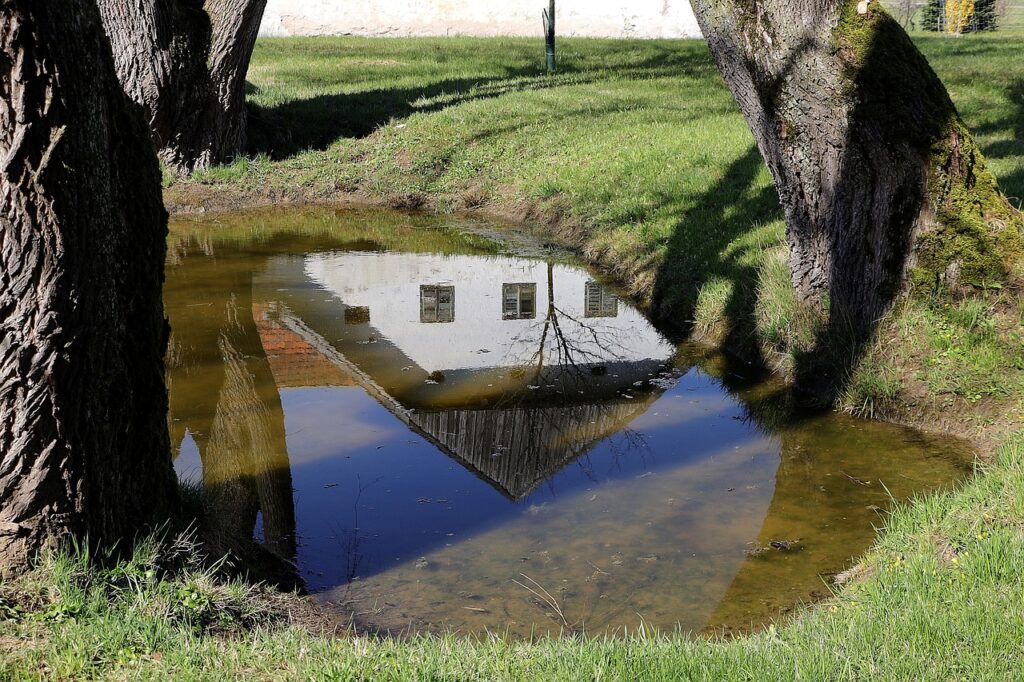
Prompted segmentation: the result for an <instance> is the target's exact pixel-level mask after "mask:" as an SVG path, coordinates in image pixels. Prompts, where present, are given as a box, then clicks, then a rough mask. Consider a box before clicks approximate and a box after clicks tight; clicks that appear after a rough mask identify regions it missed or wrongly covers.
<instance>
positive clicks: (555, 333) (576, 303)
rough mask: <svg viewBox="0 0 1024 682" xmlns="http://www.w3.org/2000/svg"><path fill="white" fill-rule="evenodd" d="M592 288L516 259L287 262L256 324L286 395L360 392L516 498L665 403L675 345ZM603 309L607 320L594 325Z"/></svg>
mask: <svg viewBox="0 0 1024 682" xmlns="http://www.w3.org/2000/svg"><path fill="white" fill-rule="evenodd" d="M510 283H511V284H510ZM593 285H594V283H593V282H592V281H591V280H590V278H589V277H588V275H587V273H586V272H584V271H580V270H576V269H573V268H568V267H563V266H553V267H552V266H548V265H547V264H545V263H542V262H537V261H529V260H525V259H515V258H480V257H447V256H436V255H424V254H381V253H366V254H363V253H342V254H330V255H313V256H306V257H304V258H300V257H285V256H282V257H279V258H275V259H272V260H271V261H270V263H269V264H268V267H267V269H266V270H265V272H264V274H263V275H262V276H259V277H257V278H256V279H255V280H254V284H253V286H254V296H255V297H256V298H255V300H257V301H274V304H272V305H266V304H261V306H260V307H259V309H258V310H254V312H255V313H257V319H259V320H261V321H260V322H259V323H258V324H260V333H261V336H262V337H263V338H264V339H265V343H266V344H268V347H267V352H268V356H271V355H273V356H274V357H273V359H271V360H270V364H271V367H272V368H273V369H274V372H275V377H276V376H277V375H278V373H280V374H281V378H282V381H283V382H284V383H283V384H282V385H293V386H294V385H308V384H311V383H314V382H321V383H317V384H316V385H350V384H352V383H355V384H358V385H360V386H361V387H363V388H364V389H366V390H367V391H368V392H369V393H370V394H371V395H372V396H373V397H375V398H376V399H377V400H378V401H379V402H381V404H383V405H384V406H385V407H387V408H388V409H389V410H390V411H391V412H392V413H393V414H395V415H396V416H397V417H398V418H399V419H401V420H402V421H403V422H405V423H406V424H407V425H408V426H409V427H410V428H412V429H413V430H415V431H417V432H418V433H420V434H421V435H423V436H424V437H425V438H428V439H429V440H431V441H432V442H433V443H435V444H436V445H437V447H439V448H440V449H441V450H443V451H444V452H446V453H448V454H449V455H451V456H452V457H454V458H455V459H457V460H458V461H459V462H461V463H462V464H463V465H465V466H466V467H468V468H470V469H471V470H473V471H474V472H476V473H477V474H478V475H480V476H481V477H482V478H484V479H485V480H487V481H488V482H490V483H491V484H492V485H493V486H494V487H496V488H497V489H498V490H499V491H500V492H502V493H503V494H504V495H506V496H508V497H510V498H512V499H518V498H521V497H523V496H525V495H526V494H528V493H529V492H530V491H531V490H533V489H534V488H535V487H536V486H537V485H538V484H539V483H541V482H542V481H543V480H545V479H546V478H548V477H550V476H551V475H553V474H554V473H556V472H557V471H558V470H559V469H561V468H562V467H563V466H565V465H566V464H567V463H569V462H571V461H573V460H574V459H576V458H578V457H579V456H581V455H582V454H584V453H585V452H587V451H588V450H589V449H590V448H591V447H593V446H594V444H595V443H597V442H598V441H601V440H603V439H605V438H607V437H609V436H611V435H613V434H615V433H618V432H619V431H621V430H622V429H624V428H626V427H627V426H628V424H629V422H630V421H632V419H634V418H635V417H636V416H638V415H640V414H641V413H642V412H643V411H644V410H645V409H646V408H647V406H648V405H649V404H650V403H651V402H652V401H653V400H654V399H655V398H657V396H658V395H659V394H660V391H659V389H658V388H657V387H656V386H655V385H654V384H652V383H650V381H649V380H650V379H651V378H652V377H654V376H655V375H656V374H657V373H658V372H659V371H660V370H661V369H662V367H663V365H664V363H665V362H666V361H667V360H668V358H669V357H671V355H672V350H673V349H672V347H671V346H670V345H669V344H668V343H667V342H665V341H664V340H663V339H662V338H661V337H660V336H659V335H658V334H657V332H655V331H654V330H653V329H652V328H651V327H650V325H649V323H648V322H647V321H646V320H645V319H644V318H643V316H642V315H640V314H639V313H638V312H637V311H635V310H634V309H632V308H630V307H628V306H621V307H620V306H619V304H618V301H617V299H614V298H612V297H613V296H614V294H611V293H610V292H609V294H608V295H607V296H605V295H604V294H601V295H595V294H594V293H593V292H594V288H593ZM456 297H458V301H459V307H458V311H457V312H456V308H455V301H456ZM595 298H599V299H600V300H598V304H599V309H598V312H603V313H605V314H608V316H606V317H598V318H596V319H591V318H588V316H587V313H588V312H590V311H589V310H588V308H589V305H590V302H591V300H593V299H595ZM513 301H514V305H513ZM613 304H614V313H615V314H616V316H615V317H612V316H610V312H612V311H613ZM352 310H359V311H361V312H360V313H359V314H358V315H356V314H350V313H349V311H352ZM438 323H443V324H438Z"/></svg>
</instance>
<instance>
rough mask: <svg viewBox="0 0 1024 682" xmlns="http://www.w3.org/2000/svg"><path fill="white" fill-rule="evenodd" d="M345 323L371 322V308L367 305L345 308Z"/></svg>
mask: <svg viewBox="0 0 1024 682" xmlns="http://www.w3.org/2000/svg"><path fill="white" fill-rule="evenodd" d="M345 324H370V309H369V308H368V307H366V306H355V307H352V308H345Z"/></svg>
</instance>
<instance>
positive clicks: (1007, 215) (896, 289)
mask: <svg viewBox="0 0 1024 682" xmlns="http://www.w3.org/2000/svg"><path fill="white" fill-rule="evenodd" d="M858 5H860V6H859V7H858ZM694 10H695V11H696V14H697V17H698V20H699V22H700V25H701V28H702V29H703V31H704V35H705V37H706V38H707V41H708V45H709V46H710V49H711V53H712V55H713V56H714V59H715V62H716V63H717V65H718V68H719V70H720V71H721V73H722V75H723V77H724V78H725V82H726V83H727V84H728V86H729V88H730V90H731V91H732V93H733V95H734V96H735V98H736V101H737V103H738V104H739V106H740V109H741V110H742V112H743V114H744V116H745V117H746V119H747V122H748V123H749V125H750V128H751V130H752V131H753V133H754V137H755V138H756V140H757V145H758V148H759V149H760V152H761V155H762V156H763V157H764V160H765V162H766V163H767V165H768V168H769V169H770V171H771V173H772V176H773V178H774V180H775V186H776V188H777V190H778V193H779V198H780V199H781V202H782V206H783V208H784V210H785V216H786V227H787V241H788V243H789V250H790V268H791V273H792V280H793V286H794V287H795V289H796V292H797V294H798V297H799V298H800V299H801V300H803V301H805V302H808V303H811V304H813V305H815V306H817V307H819V308H820V309H821V310H823V311H827V312H828V321H829V325H831V326H833V327H836V326H840V325H841V326H842V327H844V328H845V329H846V330H847V331H848V332H851V333H852V335H853V336H854V338H856V339H864V338H867V336H868V335H870V333H871V331H872V330H873V328H874V326H875V324H876V323H877V321H878V319H879V318H880V317H881V316H882V315H884V314H885V313H886V312H887V311H888V310H889V308H890V306H891V305H892V303H893V301H894V300H895V299H896V298H897V297H898V296H899V295H900V294H901V293H903V292H905V291H907V290H908V289H909V288H910V285H917V286H924V287H936V286H938V287H945V288H949V287H959V286H963V285H965V284H967V283H979V282H984V281H990V282H995V281H1004V280H1005V279H1006V278H1007V277H1008V276H1009V273H1010V272H1011V266H1012V263H1013V262H1015V260H1016V259H1017V258H1019V256H1020V251H1021V247H1020V231H1019V225H1020V216H1019V214H1018V213H1017V212H1016V211H1014V210H1013V209H1012V208H1011V207H1010V205H1009V204H1008V203H1007V201H1006V200H1005V198H1004V197H1003V196H1002V195H1001V194H1000V192H999V189H998V187H997V184H996V181H995V178H994V176H993V175H992V174H991V173H990V172H989V171H988V170H987V168H986V166H985V162H984V159H983V157H982V155H981V152H980V150H979V149H978V148H977V146H976V145H975V144H974V142H973V140H972V138H971V136H970V133H969V132H968V130H967V128H966V127H965V126H964V124H963V122H962V121H961V120H960V117H959V115H958V114H957V111H956V108H955V107H954V105H953V103H952V101H951V100H950V98H949V96H948V94H947V93H946V90H945V88H944V87H943V85H942V83H941V81H940V80H939V78H938V76H936V74H935V73H934V72H933V71H932V69H931V67H930V66H929V65H928V63H927V61H926V60H925V59H924V57H923V56H922V55H921V54H920V52H918V50H917V48H916V47H915V46H914V44H913V43H912V42H911V40H910V39H909V37H908V36H907V34H906V33H905V32H904V31H903V29H902V28H901V27H900V26H899V24H898V23H897V22H896V21H894V20H893V19H892V18H891V17H889V15H888V14H886V13H885V11H884V10H883V9H882V8H881V7H880V6H879V4H878V2H877V1H874V2H868V3H858V2H857V0H814V1H812V0H695V2H694Z"/></svg>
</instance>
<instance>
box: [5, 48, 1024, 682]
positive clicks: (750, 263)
mask: <svg viewBox="0 0 1024 682" xmlns="http://www.w3.org/2000/svg"><path fill="white" fill-rule="evenodd" d="M920 44H921V46H922V48H923V49H924V50H925V51H926V52H927V53H928V55H929V57H930V58H931V60H932V62H933V64H934V65H935V66H936V68H937V70H938V71H939V72H940V74H941V75H942V76H943V78H944V79H945V81H946V83H947V85H948V86H949V87H950V90H951V92H952V94H953V96H954V98H955V100H956V101H957V103H958V105H959V107H960V109H961V111H962V113H963V114H964V116H965V118H966V119H967V121H968V123H969V124H970V125H971V126H972V127H973V128H974V129H975V131H976V132H977V133H978V139H979V141H980V142H981V145H982V147H983V149H984V150H985V152H986V154H987V155H988V156H989V158H990V160H991V163H992V167H993V169H994V171H995V172H996V174H997V175H999V177H1000V179H1001V181H1002V183H1003V186H1004V189H1005V190H1006V191H1007V192H1008V194H1010V195H1014V196H1024V130H1022V129H1021V125H1022V123H1024V78H1022V75H1021V74H1020V68H1019V66H1018V65H1017V61H1018V59H1019V54H1018V53H1019V45H1020V42H1019V37H1014V36H1011V37H998V36H997V37H983V38H963V39H960V40H949V39H944V38H939V37H928V38H922V39H921V42H920ZM562 45H563V49H562V55H563V62H562V65H563V68H562V72H561V73H560V74H558V75H556V76H554V77H548V76H545V75H543V74H541V73H539V66H540V56H541V55H540V52H539V50H538V47H539V46H538V45H537V44H536V41H525V40H468V39H466V40H463V39H459V40H444V41H442V40H408V41H407V40H401V41H386V40H360V39H329V40H326V39H325V40H281V41H265V42H262V43H261V44H260V46H259V49H258V52H257V56H256V60H255V63H254V65H253V69H252V71H251V73H250V80H251V81H252V83H253V91H252V93H251V99H252V101H253V103H254V105H255V107H256V111H255V114H254V121H253V133H254V136H253V137H254V143H255V144H256V146H257V147H256V149H254V152H253V155H252V156H250V157H246V158H244V159H240V160H239V161H237V162H236V163H234V164H232V165H231V166H228V167H223V168H217V169H214V170H212V171H210V172H208V173H206V174H203V175H200V176H197V177H195V178H192V179H190V180H187V181H173V180H171V179H168V194H167V196H168V199H169V202H170V203H171V205H172V208H175V209H177V210H182V211H184V210H194V209H197V208H201V207H204V206H206V207H210V208H218V207H220V208H223V207H228V206H230V205H232V204H235V203H258V202H262V201H266V200H267V199H268V198H269V199H290V200H294V201H306V200H325V199H333V198H344V197H352V196H355V197H360V198H365V199H368V200H372V201H381V202H386V203H389V204H392V205H396V206H407V207H409V206H415V207H423V208H428V209H433V210H439V211H456V210H459V211H461V210H468V211H491V212H493V213H496V214H502V215H509V216H514V217H521V218H524V219H528V220H530V221H534V222H537V223H540V224H541V225H542V227H543V229H545V230H547V231H548V233H549V234H550V236H551V238H552V239H557V240H559V241H564V242H567V243H570V244H572V245H574V246H576V247H577V248H579V249H580V250H581V251H583V252H584V253H585V254H586V255H587V256H588V257H590V258H591V259H593V260H594V261H595V262H597V263H599V264H601V265H602V266H603V267H605V268H606V269H608V270H609V271H612V272H614V273H615V274H617V275H618V276H619V277H620V278H621V279H622V280H623V281H624V282H626V283H627V284H628V285H629V286H630V287H631V288H632V290H633V291H634V293H635V294H636V295H637V296H638V298H639V299H641V300H644V301H646V302H648V304H650V305H652V306H655V307H657V308H659V309H660V310H661V311H662V312H663V313H665V314H670V315H672V316H673V317H675V318H677V322H679V323H681V324H682V323H686V322H687V321H690V325H691V330H692V331H693V333H694V334H695V335H696V336H698V337H700V338H703V339H706V340H710V341H723V340H728V341H730V342H731V343H734V344H738V345H745V346H747V347H748V348H751V347H752V348H754V349H755V350H757V351H759V352H762V353H764V355H765V360H766V361H767V362H769V363H775V364H778V365H779V366H780V367H782V368H785V367H786V366H787V364H789V363H792V361H793V359H792V353H793V352H794V350H796V351H798V350H799V349H800V348H801V344H802V343H806V342H807V339H805V338H803V337H802V336H801V335H806V334H807V333H808V327H807V326H806V325H804V324H802V323H801V319H800V317H799V315H800V311H799V309H798V308H797V307H796V306H795V301H794V300H793V298H792V293H791V291H790V290H789V287H788V276H787V274H786V267H785V261H784V247H783V245H782V232H783V226H782V223H781V220H780V214H779V209H778V207H777V199H776V197H775V195H774V192H773V190H772V188H771V182H770V178H769V177H768V174H767V172H766V170H765V169H764V167H763V165H762V163H761V161H760V159H759V157H758V155H757V152H756V149H755V148H754V147H753V143H752V138H751V137H750V134H749V132H748V131H747V129H746V126H745V124H744V123H743V121H742V119H741V118H740V116H739V114H738V113H737V112H736V110H735V105H734V104H733V103H732V101H731V99H730V98H729V96H728V93H727V92H726V91H725V89H724V87H723V86H722V85H721V83H720V80H719V78H718V76H717V74H716V72H715V71H714V69H713V67H712V66H711V64H710V61H709V60H708V57H707V53H706V50H705V48H704V47H703V46H702V45H700V44H698V43H691V42H658V41H653V42H621V41H573V40H566V41H563V43H562ZM976 294H977V295H975V296H972V297H970V298H967V299H963V300H960V301H942V302H938V301H937V300H934V301H929V300H927V299H925V298H923V297H917V298H914V299H912V300H911V301H910V302H908V303H906V304H905V305H904V306H903V307H901V308H900V309H899V310H897V311H896V312H895V313H894V315H893V316H892V317H891V318H890V319H889V320H887V321H886V322H885V325H884V326H883V327H882V328H881V329H880V331H879V335H880V336H879V338H880V339H881V342H880V343H879V344H878V345H877V346H876V347H874V348H872V349H871V350H870V352H869V353H868V354H867V355H866V356H865V358H864V359H863V361H862V362H861V364H860V365H859V367H858V370H857V371H856V372H855V373H854V374H853V376H852V377H850V381H849V382H848V383H847V392H846V393H845V394H844V396H843V397H842V402H843V404H844V405H845V406H846V407H848V408H849V409H853V410H857V411H861V412H865V413H873V414H876V415H879V414H881V415H884V416H895V417H897V418H902V419H904V420H909V421H917V422H921V421H922V420H924V419H929V420H935V419H946V420H948V423H946V424H941V423H940V424H938V425H936V424H932V426H938V427H940V428H947V429H950V430H956V431H959V432H961V433H964V432H966V433H968V434H969V435H973V436H975V437H976V438H979V439H980V440H985V441H995V440H1004V444H1003V445H1002V446H1001V447H1000V448H998V449H994V450H993V451H992V455H991V457H990V458H989V461H987V462H986V463H985V464H984V465H983V471H982V472H981V473H983V474H984V475H980V476H978V477H976V478H975V479H973V480H972V481H971V482H969V483H968V484H967V485H965V486H964V487H962V488H961V489H959V490H957V491H954V492H949V493H946V494H941V495H935V496H931V497H928V498H927V499H922V500H919V501H916V502H914V503H911V504H908V505H904V506H901V507H898V508H897V510H896V511H895V512H894V513H893V514H892V515H891V516H889V517H887V518H886V524H885V525H886V528H885V532H883V533H882V534H881V535H880V538H879V541H878V544H877V545H876V547H875V548H874V549H873V550H872V551H871V552H870V553H869V554H868V556H866V557H865V558H864V559H863V561H862V562H861V563H860V564H858V567H857V569H856V570H855V571H854V572H853V573H852V574H851V575H850V576H848V577H849V580H848V582H847V583H846V585H845V586H844V587H842V589H841V590H839V593H838V596H837V597H836V598H835V599H833V600H831V601H829V602H825V603H824V604H823V605H819V606H815V607H813V608H812V609H809V610H807V611H804V612H802V613H801V614H799V615H798V616H796V617H795V618H794V620H793V621H792V622H791V623H788V624H786V625H785V626H780V627H778V628H771V629H769V630H768V631H766V632H763V633H758V634H755V635H753V636H750V637H747V638H743V639H737V640H732V641H705V640H700V641H694V640H690V639H687V638H686V637H683V636H679V635H668V634H653V633H646V632H637V633H634V634H633V635H631V636H630V637H627V638H625V639H619V640H605V639H598V640H575V639H564V640H548V639H544V640H540V641H537V642H513V641H507V640H504V639H501V638H493V639H486V640H479V641H476V640H467V639H463V638H458V637H454V636H453V637H448V638H435V637H422V638H415V639H411V640H408V641H399V640H392V639H383V640H378V639H368V638H363V637H357V636H337V633H336V632H335V629H334V627H333V624H332V626H331V628H330V631H329V632H320V631H319V630H318V628H319V627H320V625H318V624H317V621H316V616H315V614H314V615H313V616H312V617H310V615H309V612H308V609H309V608H310V607H309V605H308V604H307V603H306V602H305V601H303V600H302V599H299V598H297V597H291V596H288V595H281V594H279V593H276V592H273V591H269V590H263V589H260V588H254V587H252V586H249V585H246V584H245V583H241V582H237V581H231V580H227V579H225V578H222V577H220V576H219V575H218V574H216V573H215V572H211V571H210V570H209V569H207V568H204V567H203V566H202V565H199V564H196V563H194V562H191V561H190V560H189V558H188V557H189V556H190V550H188V549H187V548H188V545H187V544H181V543H174V542H165V543H156V542H152V541H150V542H143V543H140V544H139V546H138V547H137V548H136V551H135V556H134V558H133V559H131V560H127V561H121V562H114V563H113V564H109V563H108V564H106V565H104V564H103V563H102V562H97V561H92V560H90V559H89V557H87V556H83V555H82V553H80V552H68V553H64V554H59V555H52V556H49V557H47V558H45V559H44V561H43V563H42V565H41V566H40V568H39V569H38V570H37V571H36V572H34V573H32V574H30V575H28V576H26V577H25V578H23V579H21V580H19V581H17V582H14V583H8V584H5V585H2V586H0V679H4V680H7V679H11V680H21V679H35V678H39V677H50V678H57V679H78V678H92V677H99V678H108V679H169V678H174V679H210V680H219V679H224V678H242V679H281V678H285V679H373V680H377V679H423V680H464V679H486V680H492V679H501V680H535V679H566V680H576V679H629V680H633V679H638V680H640V679H643V680H646V679H651V680H658V679H663V680H676V679H751V680H778V679H812V680H819V679H849V678H867V679H893V680H896V679H970V680H974V679H993V680H1002V679H1012V678H1014V677H1015V676H1018V675H1019V673H1018V671H1019V670H1020V669H1021V668H1022V666H1024V645H1022V644H1021V641H1020V633H1021V632H1024V435H1017V436H1012V437H1009V438H1008V439H1004V438H1003V434H1005V433H1010V432H1012V431H1014V430H1016V429H1019V427H1020V425H1021V424H1022V422H1024V403H1022V399H1024V390H1022V389H1024V359H1022V356H1021V353H1022V350H1021V347H1022V331H1021V318H1022V316H1024V304H1022V302H1021V298H1020V295H1019V293H1017V292H1014V291H1012V290H1010V288H1008V287H1004V288H1002V289H991V290H983V291H978V292H976ZM880 455H881V456H884V453H880ZM311 623H312V625H311ZM321 625H322V623H321Z"/></svg>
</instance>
